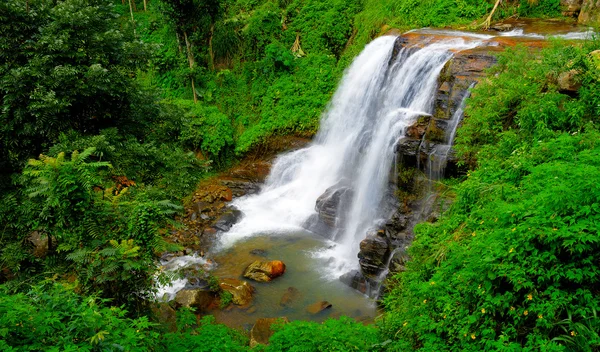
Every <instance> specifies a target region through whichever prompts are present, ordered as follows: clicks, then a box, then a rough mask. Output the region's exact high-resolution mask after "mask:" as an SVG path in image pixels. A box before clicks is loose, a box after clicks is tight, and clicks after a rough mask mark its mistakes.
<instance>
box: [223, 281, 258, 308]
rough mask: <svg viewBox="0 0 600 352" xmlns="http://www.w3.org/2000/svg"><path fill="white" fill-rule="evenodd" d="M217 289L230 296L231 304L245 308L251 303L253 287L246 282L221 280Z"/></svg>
mask: <svg viewBox="0 0 600 352" xmlns="http://www.w3.org/2000/svg"><path fill="white" fill-rule="evenodd" d="M219 287H220V288H221V290H223V291H225V292H229V293H231V295H232V302H233V304H235V305H238V306H245V305H248V304H250V302H252V296H253V294H254V287H252V286H251V285H250V284H249V283H248V282H246V281H242V280H238V279H229V278H228V279H221V281H220V282H219Z"/></svg>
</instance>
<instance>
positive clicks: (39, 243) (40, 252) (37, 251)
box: [27, 231, 56, 258]
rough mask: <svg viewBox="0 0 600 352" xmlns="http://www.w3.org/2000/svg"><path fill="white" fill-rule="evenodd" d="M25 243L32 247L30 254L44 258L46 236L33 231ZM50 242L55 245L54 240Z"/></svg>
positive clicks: (46, 247) (46, 246)
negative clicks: (27, 242)
mask: <svg viewBox="0 0 600 352" xmlns="http://www.w3.org/2000/svg"><path fill="white" fill-rule="evenodd" d="M27 241H29V242H30V243H31V244H32V245H33V250H32V253H31V254H33V256H34V257H36V258H44V257H46V255H48V236H46V235H42V234H41V233H40V232H39V231H33V232H32V233H30V234H29V237H27ZM52 242H53V243H55V244H56V239H54V238H53V241H52Z"/></svg>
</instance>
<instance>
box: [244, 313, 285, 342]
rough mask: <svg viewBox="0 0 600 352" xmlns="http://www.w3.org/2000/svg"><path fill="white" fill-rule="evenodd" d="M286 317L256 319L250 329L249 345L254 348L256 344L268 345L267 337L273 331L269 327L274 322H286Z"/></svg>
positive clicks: (269, 336)
mask: <svg viewBox="0 0 600 352" xmlns="http://www.w3.org/2000/svg"><path fill="white" fill-rule="evenodd" d="M287 323H289V320H288V318H286V317H281V318H261V319H258V320H257V321H256V324H254V326H253V327H252V330H250V347H251V348H254V347H256V346H257V345H258V344H262V345H268V344H269V339H270V338H271V336H273V334H274V333H275V332H274V331H273V329H271V327H272V326H273V325H274V324H287Z"/></svg>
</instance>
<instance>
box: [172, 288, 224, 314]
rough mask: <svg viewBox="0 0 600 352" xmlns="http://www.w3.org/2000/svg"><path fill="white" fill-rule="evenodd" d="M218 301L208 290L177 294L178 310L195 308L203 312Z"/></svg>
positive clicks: (190, 290)
mask: <svg viewBox="0 0 600 352" xmlns="http://www.w3.org/2000/svg"><path fill="white" fill-rule="evenodd" d="M216 299H217V295H216V294H215V293H214V292H212V291H210V290H207V289H202V288H196V289H183V290H181V291H179V292H177V295H176V296H175V304H176V306H177V307H178V308H179V307H187V308H190V307H193V308H198V309H199V310H201V311H202V310H206V309H207V308H208V307H210V306H211V305H212V304H213V303H214V302H215V300H216Z"/></svg>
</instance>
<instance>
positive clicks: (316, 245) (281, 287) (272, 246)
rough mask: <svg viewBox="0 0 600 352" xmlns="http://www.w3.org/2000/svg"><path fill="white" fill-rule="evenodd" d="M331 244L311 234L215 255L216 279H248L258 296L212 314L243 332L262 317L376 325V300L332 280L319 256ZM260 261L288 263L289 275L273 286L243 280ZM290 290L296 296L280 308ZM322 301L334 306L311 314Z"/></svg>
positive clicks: (258, 241) (249, 243)
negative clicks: (309, 309)
mask: <svg viewBox="0 0 600 352" xmlns="http://www.w3.org/2000/svg"><path fill="white" fill-rule="evenodd" d="M330 245H331V244H330V243H328V242H326V241H325V240H323V239H322V238H320V237H317V236H315V235H313V234H311V233H309V232H296V233H286V234H281V235H263V236H254V237H250V238H248V239H247V240H245V241H240V242H238V243H236V245H235V246H234V247H232V248H229V249H227V250H224V251H222V252H220V253H216V254H213V255H212V258H213V259H214V262H216V263H217V266H216V268H215V269H214V270H213V271H212V273H213V274H214V275H215V276H217V277H219V278H229V277H231V278H236V279H242V280H247V281H249V282H250V283H251V284H252V285H253V286H254V287H255V289H256V292H255V294H254V299H253V303H252V305H251V306H250V307H246V308H243V309H241V308H239V307H236V306H230V307H229V308H228V309H225V310H215V311H212V312H210V313H211V314H213V315H214V316H215V317H216V319H217V321H218V322H221V323H224V324H226V325H228V326H230V327H237V328H250V327H251V326H252V324H254V322H256V319H258V318H271V317H282V316H286V317H288V319H290V320H312V321H323V320H325V319H327V318H329V317H331V318H336V317H339V316H341V315H345V316H349V317H353V318H356V319H357V320H359V321H364V322H371V321H372V320H373V318H374V317H375V315H376V314H377V308H376V304H375V302H374V301H373V300H372V299H369V298H368V297H366V296H364V295H362V294H360V293H359V292H357V291H355V290H353V289H351V288H350V287H348V286H346V285H344V284H343V283H341V282H340V281H339V280H337V279H336V280H331V279H328V278H326V275H325V273H326V270H325V269H326V267H327V260H326V259H321V258H315V256H314V255H313V253H315V252H318V251H321V250H323V249H326V248H327V247H328V246H330ZM255 260H281V261H283V262H284V263H285V264H286V272H285V274H284V275H283V276H281V277H278V278H276V279H274V280H273V281H271V282H267V283H260V282H254V281H251V280H248V279H245V278H243V277H242V272H243V271H244V269H245V268H246V266H248V264H250V263H252V262H253V261H255ZM290 287H293V288H295V289H297V292H296V290H294V289H289V288H290ZM290 291H291V292H294V294H293V295H291V299H289V300H288V304H286V305H282V304H280V302H281V299H282V297H283V296H284V295H285V294H286V292H290ZM288 296H290V295H289V294H288ZM320 301H328V302H329V303H331V304H332V305H333V306H332V308H329V309H327V310H325V311H323V312H321V313H318V314H310V313H308V312H307V311H306V308H307V306H309V305H311V304H313V303H315V302H320Z"/></svg>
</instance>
